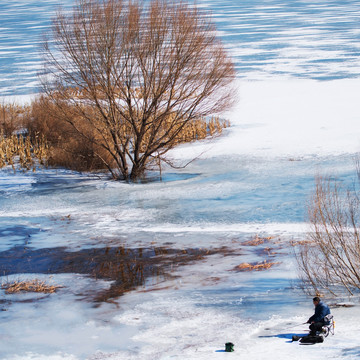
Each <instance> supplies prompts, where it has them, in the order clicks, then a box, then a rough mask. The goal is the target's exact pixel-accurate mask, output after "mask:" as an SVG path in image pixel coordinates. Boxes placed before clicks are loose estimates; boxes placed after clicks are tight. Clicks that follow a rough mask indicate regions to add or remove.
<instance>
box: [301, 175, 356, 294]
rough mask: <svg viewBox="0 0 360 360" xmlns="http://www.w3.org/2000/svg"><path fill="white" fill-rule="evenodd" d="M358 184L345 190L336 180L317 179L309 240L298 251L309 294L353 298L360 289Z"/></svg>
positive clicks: (303, 278)
mask: <svg viewBox="0 0 360 360" xmlns="http://www.w3.org/2000/svg"><path fill="white" fill-rule="evenodd" d="M358 174H359V172H358ZM356 185H357V184H356ZM356 185H354V187H353V188H351V189H343V188H342V187H341V186H340V185H339V183H338V182H337V181H336V180H334V179H331V178H318V179H317V183H316V190H315V193H314V196H313V199H312V201H311V203H310V206H309V220H310V224H311V228H312V229H311V232H310V236H309V241H308V242H306V243H305V244H303V245H301V246H300V248H299V249H298V251H297V260H298V264H299V268H300V274H301V278H302V280H303V282H304V285H305V288H306V289H307V290H309V292H311V290H312V291H314V290H315V292H316V293H322V292H324V291H327V292H330V293H332V294H333V295H339V293H341V294H344V290H345V293H348V294H351V295H352V294H353V293H354V291H355V290H359V289H360V227H359V226H360V201H359V189H358V187H357V186H356Z"/></svg>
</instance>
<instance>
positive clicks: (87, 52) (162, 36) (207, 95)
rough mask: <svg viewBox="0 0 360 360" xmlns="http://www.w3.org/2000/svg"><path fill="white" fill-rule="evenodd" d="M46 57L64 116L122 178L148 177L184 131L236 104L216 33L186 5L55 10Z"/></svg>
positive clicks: (105, 2)
mask: <svg viewBox="0 0 360 360" xmlns="http://www.w3.org/2000/svg"><path fill="white" fill-rule="evenodd" d="M44 59H45V61H44V64H45V74H46V76H44V77H43V84H44V89H45V92H46V94H47V96H49V97H50V98H51V99H52V101H53V103H54V104H56V108H57V110H56V111H57V116H59V117H62V119H63V120H64V121H68V122H70V123H71V125H72V126H73V127H74V128H75V129H76V130H77V131H78V132H79V133H80V134H81V135H82V136H83V137H84V141H88V142H92V143H95V144H96V145H99V146H101V147H102V149H103V150H106V152H107V153H108V154H109V155H110V156H109V157H106V158H105V157H103V159H102V160H103V161H104V164H105V165H106V167H107V168H108V169H109V171H110V172H111V173H112V176H113V177H114V178H117V179H119V178H125V179H131V180H136V179H137V178H139V177H140V176H142V175H143V173H144V171H145V170H146V169H147V166H148V165H149V164H150V163H151V162H152V161H153V160H154V159H156V161H159V159H164V155H165V154H166V153H167V152H168V151H169V150H170V149H172V148H173V147H174V146H175V144H176V142H175V141H174V139H176V137H177V135H178V134H179V133H180V132H181V130H182V129H183V127H184V126H185V124H187V123H188V122H189V121H192V120H194V119H196V118H200V117H206V116H208V115H210V114H218V113H220V112H222V111H224V110H226V109H228V108H229V106H230V105H231V104H232V101H233V98H234V97H233V95H234V89H233V88H232V86H231V84H232V82H233V80H234V78H235V71H234V66H233V63H232V61H231V59H230V58H229V56H228V55H227V54H226V51H225V50H224V48H223V46H222V44H221V42H220V41H219V40H218V39H217V37H216V33H215V26H214V25H213V23H212V21H211V19H210V17H209V16H207V15H206V14H204V13H203V12H201V11H200V10H199V9H197V8H196V7H195V6H192V5H188V4H186V3H184V2H182V1H180V2H175V1H170V2H169V1H165V0H156V1H151V2H150V3H149V5H148V6H142V5H140V2H137V1H130V0H129V1H125V0H97V1H89V0H78V1H77V3H76V6H75V7H74V9H73V11H72V13H71V14H67V13H65V12H64V11H59V12H58V13H57V15H56V17H55V19H54V22H53V27H52V36H51V37H50V38H49V39H45V41H44ZM89 129H90V130H91V131H89ZM89 134H91V136H90V135H89ZM99 156H100V155H99ZM109 159H110V160H109Z"/></svg>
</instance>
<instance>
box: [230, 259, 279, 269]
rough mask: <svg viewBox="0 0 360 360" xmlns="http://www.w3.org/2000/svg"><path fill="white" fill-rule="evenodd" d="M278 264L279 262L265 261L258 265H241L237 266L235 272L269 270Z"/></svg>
mask: <svg viewBox="0 0 360 360" xmlns="http://www.w3.org/2000/svg"><path fill="white" fill-rule="evenodd" d="M276 264H278V263H277V262H267V261H266V260H264V261H263V262H261V263H257V264H249V263H241V264H239V265H237V266H235V270H237V271H253V270H254V271H260V270H268V269H270V268H271V267H272V266H274V265H276Z"/></svg>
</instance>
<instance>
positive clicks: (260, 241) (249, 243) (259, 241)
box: [243, 235, 274, 246]
mask: <svg viewBox="0 0 360 360" xmlns="http://www.w3.org/2000/svg"><path fill="white" fill-rule="evenodd" d="M272 239H274V236H268V237H259V236H258V235H256V236H255V237H254V239H252V240H249V241H245V242H243V245H245V246H258V245H262V244H263V243H264V242H265V241H269V240H272Z"/></svg>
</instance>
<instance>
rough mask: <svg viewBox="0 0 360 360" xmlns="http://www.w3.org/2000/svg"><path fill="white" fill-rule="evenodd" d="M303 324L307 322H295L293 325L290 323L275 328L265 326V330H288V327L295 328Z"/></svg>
mask: <svg viewBox="0 0 360 360" xmlns="http://www.w3.org/2000/svg"><path fill="white" fill-rule="evenodd" d="M305 324H307V322H304V323H300V324H295V325H291V326H287V327H281V328H275V329H274V328H265V330H289V329H293V328H296V327H298V326H301V325H305Z"/></svg>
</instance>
